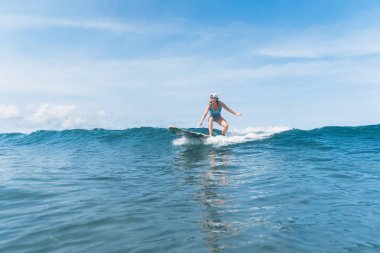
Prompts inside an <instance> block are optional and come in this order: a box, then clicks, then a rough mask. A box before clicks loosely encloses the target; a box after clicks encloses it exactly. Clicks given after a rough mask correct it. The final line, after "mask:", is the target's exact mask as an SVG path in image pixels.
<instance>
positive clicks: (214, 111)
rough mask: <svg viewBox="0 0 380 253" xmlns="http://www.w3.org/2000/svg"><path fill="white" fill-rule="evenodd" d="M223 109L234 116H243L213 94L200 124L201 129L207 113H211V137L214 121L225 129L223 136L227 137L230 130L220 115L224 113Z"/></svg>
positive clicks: (209, 121)
mask: <svg viewBox="0 0 380 253" xmlns="http://www.w3.org/2000/svg"><path fill="white" fill-rule="evenodd" d="M222 108H224V109H226V111H228V112H230V113H232V114H235V115H236V116H241V115H242V114H241V113H240V112H235V111H233V110H232V109H230V108H229V107H228V106H227V105H226V104H225V103H223V102H222V101H219V97H218V95H217V94H216V93H211V94H210V102H209V103H208V104H207V106H206V109H205V112H204V113H203V116H202V118H201V121H200V122H199V124H198V126H199V127H200V126H202V124H203V121H204V119H205V118H206V116H207V113H210V116H209V118H208V132H209V135H210V137H211V136H212V130H213V125H214V121H215V122H217V123H218V124H219V125H221V126H222V127H223V129H222V135H225V134H226V132H227V130H228V122H227V121H226V120H225V119H224V118H223V117H222V115H221V113H220V112H221V111H222Z"/></svg>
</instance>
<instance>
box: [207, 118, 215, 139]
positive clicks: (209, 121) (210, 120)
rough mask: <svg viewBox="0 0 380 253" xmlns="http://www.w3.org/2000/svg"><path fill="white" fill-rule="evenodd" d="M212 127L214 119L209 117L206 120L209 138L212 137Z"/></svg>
mask: <svg viewBox="0 0 380 253" xmlns="http://www.w3.org/2000/svg"><path fill="white" fill-rule="evenodd" d="M213 126H214V118H213V117H209V118H208V133H209V135H210V136H212V129H213Z"/></svg>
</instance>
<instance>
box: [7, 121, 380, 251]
mask: <svg viewBox="0 0 380 253" xmlns="http://www.w3.org/2000/svg"><path fill="white" fill-rule="evenodd" d="M199 131H205V129H200V130H199ZM0 252H1V253H7V252H11V253H13V252H15V253H16V252H17V253H21V252H28V253H32V252H35V253H43V252H57V253H72V252H78V253H79V252H81V253H82V252H91V253H103V252H120V253H121V252H144V253H145V252H146V253H148V252H154V253H156V252H165V253H170V252H197V253H202V252H211V253H218V252H238V253H244V252H249V253H250V252H281V253H286V252H289V253H298V252H322V253H328V252H339V253H341V252H380V125H376V126H363V127H324V128H319V129H314V130H308V131H305V130H297V129H281V128H278V129H276V128H274V129H273V128H272V129H270V128H268V129H255V128H249V129H245V130H241V131H234V132H231V133H230V135H229V136H227V137H221V136H216V137H212V138H210V139H208V140H206V141H201V140H192V139H186V138H183V137H178V136H175V135H174V134H172V133H171V132H169V131H168V130H167V129H164V128H149V127H146V128H133V129H126V130H117V131H116V130H104V129H94V130H65V131H37V132H33V133H31V134H19V133H12V134H0Z"/></svg>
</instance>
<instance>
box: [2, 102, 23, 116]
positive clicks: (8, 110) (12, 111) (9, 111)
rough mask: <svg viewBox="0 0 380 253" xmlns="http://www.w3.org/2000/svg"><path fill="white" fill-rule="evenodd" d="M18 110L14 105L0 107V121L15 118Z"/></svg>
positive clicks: (18, 113) (18, 112)
mask: <svg viewBox="0 0 380 253" xmlns="http://www.w3.org/2000/svg"><path fill="white" fill-rule="evenodd" d="M19 115H20V110H19V108H18V106H16V105H0V119H11V118H17V117H18V116H19Z"/></svg>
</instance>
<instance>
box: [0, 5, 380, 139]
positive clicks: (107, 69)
mask: <svg viewBox="0 0 380 253" xmlns="http://www.w3.org/2000/svg"><path fill="white" fill-rule="evenodd" d="M379 11H380V3H379V2H378V1H371V0H363V1H354V0H351V1H343V0H329V1H327V0H326V1H325V0H292V1H291V0H276V1H275V0H272V1H242V0H241V1H232V0H230V1H227V0H224V1H221V0H219V1H217V0H212V1H204V0H202V1H201V0H193V1H174V0H173V1H170V0H165V1H164V0H161V1H155V0H150V1H119V0H110V1H100V0H92V1H90V0H82V1H81V0H76V1H71V0H66V1H60V0H40V1H38V0H36V1H26V0H24V1H20V0H9V1H0V132H13V131H32V130H36V129H66V128H96V127H103V128H117V129H119V128H127V127H137V126H157V127H167V126H169V125H178V126H184V127H194V126H195V125H196V124H197V122H198V121H199V118H200V117H201V115H202V112H203V110H204V107H205V105H206V103H207V101H208V95H209V93H210V92H217V93H219V95H220V97H221V100H222V101H224V102H225V103H226V104H227V105H229V106H230V107H231V108H232V109H234V110H237V111H240V112H242V113H243V117H241V118H237V117H235V116H233V115H231V114H228V113H226V112H224V116H225V117H226V118H227V119H228V120H229V121H230V123H231V127H232V128H239V129H241V128H246V127H253V126H279V125H282V126H288V127H294V128H302V129H310V128H314V127H321V126H327V125H367V124H377V123H378V118H380V100H379V95H380V71H379V66H380V29H379V28H380V16H379V15H378V13H379Z"/></svg>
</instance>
